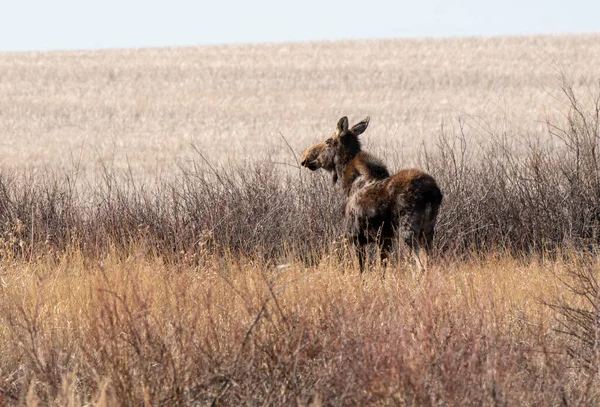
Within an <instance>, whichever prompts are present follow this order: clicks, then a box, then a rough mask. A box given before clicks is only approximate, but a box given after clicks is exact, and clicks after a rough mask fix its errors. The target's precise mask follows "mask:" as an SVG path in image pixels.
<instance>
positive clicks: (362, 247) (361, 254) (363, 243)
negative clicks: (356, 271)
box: [352, 236, 367, 274]
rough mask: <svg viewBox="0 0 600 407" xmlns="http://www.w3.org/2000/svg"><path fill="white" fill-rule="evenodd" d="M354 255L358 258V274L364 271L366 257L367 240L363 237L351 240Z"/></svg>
mask: <svg viewBox="0 0 600 407" xmlns="http://www.w3.org/2000/svg"><path fill="white" fill-rule="evenodd" d="M352 240H353V242H354V247H355V249H356V255H357V256H358V267H359V268H360V273H361V274H362V273H363V272H364V271H365V261H366V257H367V240H366V239H365V238H364V237H361V236H356V237H354V238H353V239H352Z"/></svg>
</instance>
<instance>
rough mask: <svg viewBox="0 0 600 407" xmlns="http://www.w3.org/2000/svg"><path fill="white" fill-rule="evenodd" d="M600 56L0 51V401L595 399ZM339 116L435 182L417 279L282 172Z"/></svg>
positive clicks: (547, 48)
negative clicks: (429, 235)
mask: <svg viewBox="0 0 600 407" xmlns="http://www.w3.org/2000/svg"><path fill="white" fill-rule="evenodd" d="M597 40H598V36H581V37H531V38H507V39H487V40H485V39H479V40H478V39H463V40H427V41H425V40H424V41H377V42H352V43H322V44H300V45H264V46H240V47H206V48H198V49H183V50H175V49H174V50H141V51H114V52H97V53H91V52H90V53H86V52H78V53H50V54H5V55H2V56H0V64H2V67H3V70H2V72H1V74H0V75H2V76H1V77H0V90H1V91H2V92H3V94H4V95H7V97H6V98H4V99H3V101H2V102H0V126H1V127H0V133H1V134H2V140H1V141H0V146H1V148H2V150H1V151H2V167H3V169H2V172H1V173H0V226H1V231H0V233H1V235H0V343H2V344H4V345H3V346H1V347H0V405H3V404H7V405H12V404H17V405H22V404H28V405H70V406H77V405H90V404H91V405H142V404H144V405H214V406H217V405H299V406H302V405H312V406H319V405H402V406H404V405H460V406H462V405H595V404H598V403H599V402H600V382H599V379H598V374H599V373H600V371H599V370H598V363H599V361H600V358H599V357H600V354H599V353H598V345H599V344H600V342H599V341H598V338H599V337H600V336H599V331H598V327H599V326H600V320H599V315H600V300H598V298H600V288H599V286H598V283H597V275H598V270H600V262H599V261H598V258H597V253H598V249H599V247H600V246H599V245H600V242H599V239H600V212H599V211H598V208H600V162H599V161H598V159H597V157H598V154H599V152H598V145H599V144H598V143H599V140H600V127H599V125H600V103H599V100H600V86H599V83H598V78H597V77H594V76H591V74H590V72H592V71H593V68H594V66H597V65H598V64H596V63H595V62H594V61H596V60H599V59H600V47H599V45H598V44H600V41H597ZM342 49H343V50H344V55H345V56H346V57H345V58H341V57H340V55H341V52H340V50H342ZM531 50H533V51H531ZM530 51H531V52H530ZM556 70H558V71H559V72H562V73H563V74H564V72H569V75H562V77H560V76H557V71H556ZM548 89H550V90H548ZM340 95H342V96H343V98H341V97H340ZM9 100H10V101H9ZM499 100H502V102H501V103H498V101H499ZM342 113H343V114H348V115H350V116H353V117H362V115H364V114H370V115H371V117H373V118H374V120H373V128H369V130H368V132H367V133H366V134H365V135H364V139H365V141H368V142H367V148H369V146H370V145H372V146H377V148H374V150H375V151H376V152H377V151H380V152H383V154H382V155H383V156H385V157H386V159H387V161H388V163H390V167H392V168H396V167H400V166H405V165H406V164H407V162H408V163H415V164H417V165H419V166H420V167H422V168H425V169H427V170H428V171H429V172H431V173H432V175H434V176H435V177H436V179H437V180H438V182H439V184H440V186H441V187H442V189H443V191H444V194H445V201H444V204H443V207H442V211H441V214H440V221H439V228H438V235H437V237H436V247H437V252H436V253H435V256H434V259H432V261H430V262H429V264H430V266H431V267H430V269H429V270H428V271H427V272H426V273H419V272H417V271H416V268H415V267H414V266H413V265H412V264H411V263H410V262H407V261H406V260H405V259H404V257H403V255H402V254H403V250H402V248H399V249H398V256H397V259H396V260H395V261H394V262H393V264H392V266H390V267H388V268H387V269H382V268H380V267H379V265H377V264H376V263H373V264H372V266H371V272H370V273H367V274H365V275H364V276H362V277H361V276H359V273H358V269H357V264H356V261H355V260H356V259H354V258H353V257H352V255H351V251H349V250H348V248H347V246H346V245H345V243H344V242H343V241H342V240H341V239H340V238H339V237H340V236H339V235H340V222H339V220H340V217H341V213H340V212H341V211H340V208H341V197H340V194H339V191H337V190H336V189H335V188H334V187H332V186H331V185H330V182H329V179H328V177H327V176H318V175H316V174H313V173H311V174H308V173H302V172H300V171H298V170H296V169H290V168H292V167H287V166H284V165H276V164H274V162H278V163H285V164H290V165H292V166H295V163H294V157H293V153H291V152H290V151H289V149H288V146H287V145H286V143H290V144H291V146H292V150H300V149H301V148H302V147H306V146H307V145H308V144H309V143H310V142H311V141H314V140H316V139H318V138H320V137H321V136H323V135H324V134H327V133H328V132H329V131H331V130H332V129H333V124H334V123H335V121H336V120H337V118H338V116H340V115H341V114H342ZM457 113H465V115H464V117H463V118H461V119H460V120H456V119H453V118H452V116H455V115H456V114H457ZM448 117H451V118H450V120H449V121H446V120H448ZM441 122H444V123H446V124H445V125H444V126H443V127H442V128H441V129H440V123H441ZM448 123H449V124H448ZM378 126H379V127H378ZM386 126H387V127H386ZM279 131H281V132H282V134H283V135H284V138H285V140H283V138H282V137H281V136H279V135H278V134H277V133H278V132H279ZM409 134H410V137H408V136H409ZM371 136H372V137H371ZM369 137H371V138H369ZM397 138H399V139H401V140H402V141H397V140H396V139H397ZM40 140H42V141H41V142H40ZM421 140H423V141H425V144H424V145H420V143H419V142H420V141H421ZM482 140H484V142H482ZM190 142H191V143H193V144H194V147H192V146H190V145H189V143H190ZM405 147H410V149H409V150H406V149H405ZM227 158H229V159H231V160H232V162H231V163H229V164H224V160H226V159H227Z"/></svg>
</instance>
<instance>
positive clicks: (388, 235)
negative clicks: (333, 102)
mask: <svg viewBox="0 0 600 407" xmlns="http://www.w3.org/2000/svg"><path fill="white" fill-rule="evenodd" d="M368 124H369V118H368V117H367V118H366V119H365V120H363V121H361V122H359V123H358V124H356V125H354V126H353V127H352V128H350V129H349V128H348V119H347V118H346V117H342V118H341V119H340V121H339V122H338V125H337V131H336V133H335V134H334V135H333V136H332V137H330V138H329V139H328V140H327V141H326V142H325V143H320V144H317V145H316V146H313V147H311V148H310V149H308V150H307V152H306V153H305V155H304V157H303V158H304V160H303V161H302V165H304V166H306V167H308V168H310V169H312V170H316V169H317V168H324V169H326V170H329V171H334V172H335V174H336V175H337V179H338V180H341V184H342V188H343V190H344V193H345V195H346V197H347V201H346V210H345V222H346V233H347V237H348V238H350V239H351V240H352V241H353V242H354V244H355V245H356V248H357V252H358V258H359V264H360V269H361V271H363V269H364V259H365V245H366V244H367V243H369V242H376V243H377V244H378V246H379V248H380V250H381V258H382V260H385V259H387V257H388V256H389V252H390V250H391V247H392V245H393V242H394V240H395V239H396V238H397V237H400V238H401V239H402V240H403V241H404V242H405V243H406V244H407V245H408V246H409V247H410V248H411V249H412V251H413V254H414V256H415V258H416V261H417V264H418V265H419V266H421V265H422V263H423V262H424V261H423V260H422V259H421V256H420V247H423V248H424V249H425V251H426V252H428V251H429V250H430V249H431V244H432V240H433V235H434V233H435V223H436V219H437V214H438V211H439V207H440V205H441V203H442V198H443V195H442V192H441V191H440V189H439V187H438V186H437V184H436V182H435V180H434V179H433V177H431V176H430V175H428V174H426V173H424V172H423V171H421V170H417V169H409V170H402V171H400V172H398V173H397V174H394V175H392V176H389V172H388V171H387V168H386V167H385V165H383V164H382V163H381V162H380V161H379V160H377V159H376V158H374V157H373V156H371V155H370V154H368V153H365V152H363V151H362V150H361V145H360V140H359V139H358V136H359V135H360V134H362V133H363V132H364V131H365V130H366V128H367V126H368ZM332 167H333V170H332V169H331V168H332Z"/></svg>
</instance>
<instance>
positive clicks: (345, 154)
mask: <svg viewBox="0 0 600 407" xmlns="http://www.w3.org/2000/svg"><path fill="white" fill-rule="evenodd" d="M360 153H361V148H360V141H359V140H358V138H352V139H350V140H348V141H346V142H345V143H344V144H343V146H342V148H341V149H340V151H339V155H338V156H337V157H336V165H335V171H336V173H337V176H338V179H339V180H341V181H342V189H343V190H344V194H345V195H346V196H349V195H350V193H351V190H352V186H353V185H354V182H355V181H356V180H357V178H359V177H360V176H361V175H362V174H361V173H360V171H359V170H358V169H357V168H356V166H355V165H353V160H354V158H355V157H356V156H357V155H358V154H360Z"/></svg>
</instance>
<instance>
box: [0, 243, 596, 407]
mask: <svg viewBox="0 0 600 407" xmlns="http://www.w3.org/2000/svg"><path fill="white" fill-rule="evenodd" d="M131 252H133V253H134V252H135V250H133V248H132V250H131ZM569 267H571V266H570V265H569V263H563V262H560V261H556V262H539V261H531V260H518V259H509V258H506V257H502V256H493V255H492V256H489V257H481V258H477V257H476V256H474V257H473V258H472V260H470V261H466V262H465V261H460V262H446V263H445V264H443V265H436V266H434V267H433V268H432V269H431V270H429V272H428V273H427V274H425V275H421V274H418V273H416V272H414V270H412V271H410V268H409V269H408V270H406V269H405V270H404V271H401V270H400V269H399V270H396V271H395V272H393V273H391V272H390V271H389V270H388V272H387V273H386V277H385V279H383V278H382V274H381V272H382V271H381V270H379V269H378V270H377V271H375V272H372V273H370V274H368V275H366V276H365V277H364V278H363V277H359V275H358V272H348V271H346V272H344V269H343V268H341V267H340V266H339V263H338V262H337V260H333V261H331V260H330V261H326V262H322V263H321V264H320V265H319V266H317V267H314V268H309V269H306V268H305V267H304V266H303V265H302V264H298V263H293V264H289V265H287V266H286V267H280V268H278V267H272V266H269V265H267V264H265V263H262V262H255V261H252V260H249V259H246V260H243V259H236V260H234V259H232V258H223V257H212V256H208V257H207V258H206V259H205V263H204V266H202V267H201V268H194V267H191V266H181V265H179V266H177V265H167V264H165V263H164V262H163V261H162V260H161V259H160V258H153V259H148V260H144V259H141V258H135V257H132V258H130V259H128V260H123V259H122V258H121V256H118V255H110V256H108V257H106V258H105V259H103V260H102V261H101V262H98V263H90V262H89V261H88V259H87V258H85V256H82V255H81V253H80V252H74V253H70V254H69V255H65V256H64V257H62V258H61V259H57V260H52V261H51V260H43V261H39V262H32V263H22V262H20V263H17V264H14V265H9V266H5V267H4V269H3V271H2V284H3V287H2V295H3V297H4V298H3V301H2V305H1V308H2V310H1V311H2V312H1V313H0V320H1V321H2V323H1V326H2V330H1V331H0V336H1V337H2V341H3V343H6V344H10V345H11V346H4V347H3V348H2V352H0V372H2V397H3V400H4V401H5V402H7V403H11V404H12V403H16V404H19V403H29V404H35V403H36V402H42V403H49V404H51V405H65V404H70V405H79V404H86V403H92V404H95V405H115V404H122V405H132V404H134V405H139V404H148V405H156V404H169V405H195V404H199V405H240V404H266V405H388V404H401V405H439V404H450V405H481V404H502V405H513V404H520V405H555V404H567V405H586V404H588V405H589V404H594V403H596V402H597V400H598V390H599V389H598V383H597V381H596V374H595V373H594V370H591V371H590V370H589V369H587V368H585V367H578V365H577V364H574V363H573V359H572V358H570V357H569V356H568V355H567V354H566V353H565V352H564V349H565V348H566V347H567V346H569V344H571V345H572V344H574V343H576V342H574V341H572V340H570V339H569V338H568V337H564V336H561V335H559V334H558V333H555V332H554V331H553V328H557V327H558V326H559V325H558V323H557V322H556V321H555V319H554V318H555V313H554V312H553V311H552V309H551V308H549V307H546V306H544V305H543V303H542V301H541V300H551V299H553V298H555V297H556V296H559V295H562V294H561V290H562V287H561V284H560V282H559V280H557V279H554V278H549V277H550V276H552V274H555V275H556V276H562V275H563V274H564V273H565V272H566V271H567V269H568V268H569ZM597 267H598V264H597V262H594V268H595V269H596V270H597Z"/></svg>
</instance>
